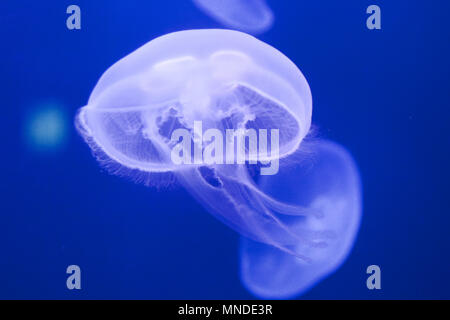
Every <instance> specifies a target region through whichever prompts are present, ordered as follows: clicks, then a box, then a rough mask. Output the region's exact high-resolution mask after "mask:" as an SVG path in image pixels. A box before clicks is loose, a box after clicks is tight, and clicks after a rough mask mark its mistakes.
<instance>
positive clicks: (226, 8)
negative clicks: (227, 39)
mask: <svg viewBox="0 0 450 320" xmlns="http://www.w3.org/2000/svg"><path fill="white" fill-rule="evenodd" d="M193 1H194V3H195V4H196V5H197V7H198V8H200V9H201V10H202V11H204V12H205V13H206V14H207V15H209V16H210V17H212V18H214V19H215V20H217V21H218V22H220V23H221V24H223V25H224V26H226V27H228V28H231V29H236V30H240V31H244V32H247V33H251V34H261V33H264V32H265V31H267V30H269V29H270V28H271V27H272V25H273V21H274V16H273V13H272V10H271V9H270V8H269V6H268V5H267V3H266V0H193Z"/></svg>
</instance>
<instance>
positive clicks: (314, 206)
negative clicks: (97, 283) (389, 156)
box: [76, 29, 360, 297]
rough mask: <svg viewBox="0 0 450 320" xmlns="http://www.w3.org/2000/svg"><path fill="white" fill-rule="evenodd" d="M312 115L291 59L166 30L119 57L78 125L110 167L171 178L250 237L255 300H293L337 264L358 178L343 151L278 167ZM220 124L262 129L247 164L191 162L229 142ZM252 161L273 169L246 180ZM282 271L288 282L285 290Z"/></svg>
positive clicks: (230, 36)
mask: <svg viewBox="0 0 450 320" xmlns="http://www.w3.org/2000/svg"><path fill="white" fill-rule="evenodd" d="M218 39H219V40H218ZM311 116H312V97H311V92H310V89H309V86H308V83H307V81H306V79H305V77H304V76H303V74H302V73H301V71H300V70H299V69H298V68H297V67H296V65H295V64H294V63H293V62H292V61H291V60H289V59H288V58H287V57H286V56H284V55H283V54H282V53H281V52H280V51H278V50H277V49H275V48H273V47H271V46H269V45H268V44H266V43H264V42H262V41H259V40H258V39H256V38H254V37H252V36H250V35H248V34H245V33H242V32H238V31H233V30H220V29H211V30H188V31H180V32H175V33H171V34H167V35H164V36H162V37H159V38H157V39H154V40H152V41H150V42H149V43H147V44H146V45H144V46H143V47H141V48H139V49H138V50H136V51H135V52H133V53H131V54H130V55H128V56H127V57H125V58H123V59H121V60H120V61H119V62H117V63H116V64H114V65H113V66H112V67H110V68H109V69H108V70H107V71H106V72H105V73H104V74H103V76H102V77H101V78H100V80H99V81H98V83H97V85H96V87H95V88H94V90H93V92H92V94H91V96H90V98H89V101H88V104H87V105H86V106H84V107H83V108H81V109H80V111H79V112H78V115H77V121H76V123H77V128H78V130H79V132H80V133H81V135H82V136H83V138H84V139H85V141H86V142H87V143H88V144H89V146H90V147H91V148H92V149H93V151H94V153H95V154H96V155H97V158H98V160H99V161H100V162H101V164H103V165H104V166H105V167H106V168H107V169H108V170H110V171H111V172H112V173H115V174H119V175H122V176H126V177H131V178H132V179H134V180H136V181H139V182H143V183H145V184H147V185H156V186H159V185H166V184H168V183H172V182H173V181H174V180H175V179H176V180H177V181H178V182H179V183H180V184H181V185H182V186H184V187H185V188H186V189H187V190H188V191H189V192H190V193H191V194H192V195H193V196H194V197H195V198H196V199H197V200H198V201H199V202H200V203H201V204H202V205H203V206H204V207H205V208H206V209H207V210H208V211H209V212H210V213H211V214H213V215H214V216H215V217H216V218H218V219H219V220H220V221H222V222H223V223H225V224H226V225H228V226H229V227H231V228H233V229H234V230H236V231H237V232H239V233H240V234H241V235H243V236H244V237H246V238H248V239H249V240H245V241H244V242H243V249H242V250H243V251H242V252H243V254H242V263H243V264H242V266H243V273H242V274H243V276H242V278H243V281H244V283H245V284H246V285H247V287H248V288H249V289H250V290H251V291H252V292H254V293H255V294H257V295H259V296H262V297H265V296H292V295H294V294H296V293H298V292H300V291H302V290H303V289H304V288H306V287H307V286H308V285H311V284H313V283H314V282H315V281H317V280H318V279H319V278H320V277H322V276H324V274H326V273H327V272H330V271H332V269H333V268H336V266H337V265H338V264H339V263H340V262H341V261H342V259H343V257H344V256H345V255H346V254H347V253H348V251H349V250H350V247H351V244H352V243H353V240H354V235H355V233H356V229H357V228H358V225H359V213H360V208H359V205H360V204H359V180H358V178H357V171H356V169H355V167H354V165H353V162H352V161H351V158H350V157H349V156H348V155H347V154H346V153H345V151H343V149H342V148H339V147H338V146H336V145H334V144H332V143H326V142H320V143H317V144H316V145H312V146H308V145H307V144H306V148H307V149H310V150H313V152H312V156H313V158H312V159H314V155H315V156H316V158H315V160H316V162H315V163H314V166H313V167H312V169H311V170H310V171H305V172H304V171H302V170H299V171H298V172H297V171H295V170H296V169H295V170H294V171H293V172H292V171H291V170H292V168H291V167H290V166H289V165H288V164H296V163H297V162H299V159H297V157H298V155H299V154H302V150H304V148H305V142H304V141H303V140H304V138H305V137H306V135H307V134H308V132H309V129H310V126H311ZM196 122H197V123H200V124H201V128H200V131H199V128H198V127H196ZM180 130H181V131H180ZM209 130H211V131H209ZM229 130H244V131H245V130H248V132H250V131H252V130H254V132H259V134H262V133H265V134H266V138H267V140H270V143H269V145H266V147H265V148H261V147H259V148H258V149H254V148H251V144H250V143H249V144H248V145H246V147H245V150H244V151H245V158H246V159H247V160H249V161H248V163H239V162H238V161H232V162H228V161H227V162H226V163H224V162H223V163H220V160H224V159H223V158H222V159H217V158H215V161H213V162H208V163H205V162H203V161H199V162H197V161H195V157H196V154H197V153H199V154H202V155H204V154H205V153H206V151H207V150H209V152H210V155H212V154H215V155H217V154H219V153H220V152H219V150H221V149H220V148H223V146H224V145H225V144H228V143H229V142H230V140H231V141H232V143H234V140H233V139H234V137H232V138H231V139H230V140H228V136H227V132H228V131H229ZM208 131H209V132H214V135H212V136H209V137H206V135H207V134H206V132H208ZM179 132H184V133H185V135H184V136H183V135H178V133H179ZM203 132H205V134H203ZM252 132H253V131H252ZM268 132H270V137H268V136H267V135H268ZM174 135H175V136H176V139H174ZM223 137H227V139H225V141H223ZM258 137H259V142H258V144H259V146H261V143H262V141H263V139H262V138H261V137H262V135H259V136H258ZM181 142H183V143H184V142H187V145H188V146H189V149H187V148H186V149H181V150H180V151H182V152H180V153H182V154H183V158H184V162H181V163H177V162H175V161H174V158H173V152H172V151H173V150H175V149H176V148H177V147H178V146H179V145H180V144H181ZM266 142H267V141H266ZM192 145H193V149H192ZM211 146H213V148H212V147H211ZM234 147H235V146H234V145H233V147H232V148H231V149H230V154H232V155H233V156H235V154H234V153H233V151H232V150H234ZM212 150H213V151H214V152H213V151H212ZM218 152H219V153H218ZM228 155H229V150H228V149H227V150H226V156H228ZM191 156H193V157H194V161H191ZM233 160H235V158H233ZM253 160H255V161H254V163H252V162H253ZM256 160H258V161H259V162H258V161H256ZM250 164H251V165H252V166H255V167H256V170H255V172H258V170H259V171H260V172H261V174H264V172H267V170H270V169H274V170H273V171H272V173H271V174H274V173H277V172H278V170H279V172H278V173H277V174H275V175H273V176H260V179H255V178H254V177H253V176H252V171H251V170H249V168H250V167H249V166H248V165H250ZM301 174H303V176H301ZM255 181H258V183H256V182H255ZM284 193H286V194H284ZM287 195H291V197H287ZM246 241H247V242H246ZM274 255H275V256H277V263H278V269H279V271H280V272H279V273H278V274H277V273H274V270H273V269H271V268H272V267H271V261H273V256H274ZM278 257H282V259H278ZM297 266H298V267H297ZM309 266H311V267H309ZM248 273H252V274H251V275H249V274H248ZM283 273H286V274H283ZM287 273H291V274H292V277H293V278H291V279H290V282H291V283H290V284H291V285H292V287H291V288H290V289H286V288H283V286H284V284H285V281H287V280H286V279H288V278H289V275H287ZM299 273H301V274H302V275H301V276H299ZM264 274H266V276H265V277H264V276H263V275H264ZM272 275H273V276H276V277H277V279H278V280H277V279H270V277H272ZM283 277H284V278H283ZM264 279H266V280H268V279H270V281H268V282H266V283H262V282H261V281H263V280H264ZM288 282H289V281H288ZM261 288H262V289H261ZM283 290H284V291H283ZM270 292H272V293H270Z"/></svg>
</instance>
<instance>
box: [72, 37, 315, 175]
mask: <svg viewBox="0 0 450 320" xmlns="http://www.w3.org/2000/svg"><path fill="white" fill-rule="evenodd" d="M311 105H312V103H311V93H310V90H309V86H308V84H307V82H306V80H305V78H304V77H303V75H302V73H301V72H300V70H299V69H298V68H297V67H296V66H295V65H294V64H293V63H292V62H291V61H290V60H289V59H288V58H287V57H286V56H284V55H283V54H282V53H281V52H279V51H278V50H276V49H275V48H273V47H271V46H269V45H267V44H265V43H263V42H261V41H259V40H257V39H256V38H254V37H252V36H250V35H248V34H245V33H241V32H238V31H232V30H220V29H206V30H188V31H181V32H175V33H171V34H167V35H164V36H162V37H159V38H157V39H154V40H152V41H150V42H149V43H147V44H146V45H144V46H143V47H141V48H139V49H137V50H136V51H135V52H133V53H131V54H130V55H128V56H126V57H125V58H123V59H121V60H120V61H119V62H117V63H116V64H114V65H113V66H112V67H110V68H109V69H108V70H107V71H106V72H105V73H104V74H103V76H102V77H101V78H100V80H99V81H98V83H97V85H96V87H95V88H94V90H93V92H92V94H91V96H90V98H89V102H88V104H87V106H85V107H83V108H81V109H80V112H79V114H78V117H77V123H78V128H79V131H80V132H81V134H82V135H83V136H84V137H85V139H86V141H87V142H88V143H89V144H90V145H91V147H92V148H93V149H94V150H96V151H99V152H101V153H102V154H103V158H107V161H109V160H111V161H113V162H116V163H118V164H120V165H122V166H125V167H127V168H130V169H138V170H140V171H142V172H176V171H179V170H183V169H184V167H181V166H176V165H174V164H173V162H172V161H171V159H170V146H169V145H168V138H169V137H170V134H171V133H172V131H173V130H174V129H176V128H187V129H192V128H193V123H194V121H202V122H203V123H204V127H205V128H204V129H206V128H207V127H218V126H222V127H223V126H224V125H223V121H224V119H228V120H229V121H228V122H231V123H229V124H228V127H233V128H234V127H243V126H246V125H247V127H248V126H251V125H253V126H259V127H264V128H265V129H270V128H280V142H279V144H280V146H279V153H280V157H283V156H286V155H288V154H290V153H292V152H294V151H295V150H296V149H297V148H298V146H299V144H300V142H301V141H302V139H303V137H304V136H305V135H306V134H307V133H308V130H309V127H310V122H311V113H312V107H311ZM249 121H251V124H250V122H249ZM222 129H223V128H222Z"/></svg>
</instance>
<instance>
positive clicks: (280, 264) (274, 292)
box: [240, 141, 361, 298]
mask: <svg viewBox="0 0 450 320" xmlns="http://www.w3.org/2000/svg"><path fill="white" fill-rule="evenodd" d="M308 148H309V149H310V152H311V155H310V158H309V159H307V160H304V161H303V162H302V163H301V165H296V166H292V165H291V166H290V168H289V167H287V168H286V170H280V172H279V174H277V175H274V176H263V177H261V179H260V181H259V186H260V187H261V190H262V191H264V192H266V193H267V194H268V195H270V196H272V197H274V198H275V199H277V200H279V201H282V202H283V203H290V204H294V205H301V206H303V207H305V208H311V210H319V211H321V212H322V216H321V217H314V216H309V217H292V216H291V217H281V216H280V219H281V220H283V221H284V223H285V224H286V225H289V226H290V228H291V230H292V231H294V232H296V233H298V234H299V235H303V236H310V237H314V238H316V239H323V240H324V241H325V243H326V246H323V247H313V246H308V245H304V244H302V243H301V242H298V243H297V244H294V246H295V248H293V251H296V252H302V253H303V254H304V255H305V256H307V257H309V258H310V259H309V261H305V260H302V259H298V258H296V257H295V256H293V255H291V254H287V253H285V252H282V251H280V250H279V249H277V248H275V247H273V246H269V245H267V244H265V243H261V242H255V241H252V240H249V239H246V238H242V241H241V250H240V252H241V279H242V281H243V283H244V284H245V286H246V287H247V288H248V289H249V290H250V291H251V292H252V293H254V294H255V295H257V296H259V297H263V298H289V297H292V296H295V295H298V294H300V293H303V292H304V291H305V290H307V289H309V288H310V287H311V286H312V285H314V284H315V283H317V282H318V281H319V280H321V279H322V278H323V277H325V276H326V275H328V274H329V273H331V272H333V271H334V270H335V269H337V268H338V267H339V266H340V265H341V264H342V262H343V261H344V259H345V258H346V256H347V255H348V253H349V251H350V249H351V247H352V245H353V242H354V239H355V236H356V232H357V230H358V228H359V223H360V217H361V190H360V178H359V173H358V169H357V168H356V165H355V163H354V161H353V159H352V157H351V156H350V155H349V153H348V152H347V151H346V150H345V149H344V148H343V147H341V146H339V145H337V144H335V143H333V142H329V141H320V142H317V143H315V144H314V145H312V146H309V147H308ZM292 157H295V155H293V156H292ZM287 161H289V159H287Z"/></svg>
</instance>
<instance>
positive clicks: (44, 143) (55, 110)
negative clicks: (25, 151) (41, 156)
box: [24, 102, 69, 153]
mask: <svg viewBox="0 0 450 320" xmlns="http://www.w3.org/2000/svg"><path fill="white" fill-rule="evenodd" d="M68 119H69V118H68V116H67V114H66V111H65V110H64V108H63V106H62V105H61V104H59V103H57V102H44V103H40V104H37V105H36V106H35V107H34V108H32V109H31V110H30V111H29V112H28V115H27V117H26V119H25V124H24V136H25V143H26V145H27V146H28V148H29V149H30V150H32V151H36V152H42V153H46V152H56V151H59V150H60V149H62V148H63V147H64V145H65V143H66V140H67V137H68V128H69V121H68Z"/></svg>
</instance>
